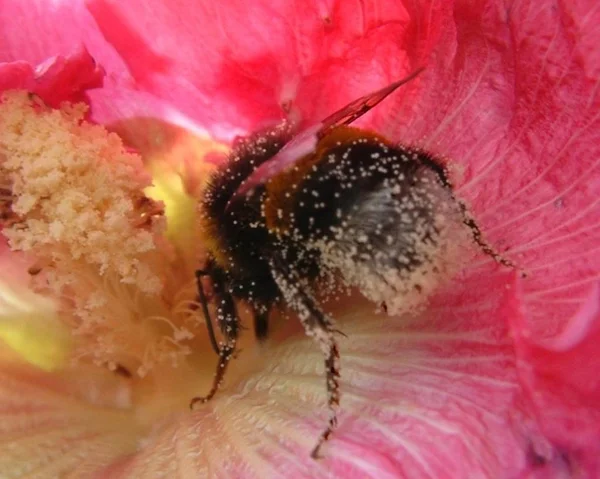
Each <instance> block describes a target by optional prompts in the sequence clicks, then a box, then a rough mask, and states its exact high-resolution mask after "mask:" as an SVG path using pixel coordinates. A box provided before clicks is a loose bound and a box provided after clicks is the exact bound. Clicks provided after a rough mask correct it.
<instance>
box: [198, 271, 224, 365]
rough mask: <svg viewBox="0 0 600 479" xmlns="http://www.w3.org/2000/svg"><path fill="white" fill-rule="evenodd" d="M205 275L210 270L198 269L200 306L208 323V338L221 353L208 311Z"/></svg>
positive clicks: (214, 348)
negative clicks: (203, 279) (204, 282)
mask: <svg viewBox="0 0 600 479" xmlns="http://www.w3.org/2000/svg"><path fill="white" fill-rule="evenodd" d="M204 276H210V272H209V271H205V270H201V269H199V270H197V271H196V287H197V288H198V302H199V303H200V307H201V308H202V314H203V315H204V322H205V323H206V329H207V330H208V338H209V339H210V345H211V346H212V348H213V350H214V352H215V353H217V354H219V345H218V343H217V338H216V337H215V330H214V329H213V324H212V319H211V318H210V313H209V311H208V301H207V299H206V294H205V293H204V288H203V286H202V278H203V277H204Z"/></svg>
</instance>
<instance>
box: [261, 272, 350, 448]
mask: <svg viewBox="0 0 600 479" xmlns="http://www.w3.org/2000/svg"><path fill="white" fill-rule="evenodd" d="M271 272H272V274H273V278H274V279H275V282H276V283H277V286H278V287H279V289H280V290H281V292H282V294H283V297H284V299H285V301H286V303H287V305H288V306H289V307H290V308H292V309H293V310H294V311H295V312H296V313H297V314H298V316H299V318H300V321H301V322H302V325H303V326H304V329H305V331H306V335H307V336H309V337H311V338H313V340H315V341H316V342H317V344H318V345H319V347H320V348H321V351H323V354H324V356H325V374H326V384H327V405H328V406H329V411H330V412H329V420H328V423H327V427H326V428H325V430H324V431H323V432H322V433H321V436H320V437H319V440H318V442H317V444H316V446H315V447H314V449H313V450H312V452H311V453H310V455H311V457H312V458H313V459H317V458H318V457H319V449H320V448H321V446H322V445H323V443H325V441H327V440H328V439H329V437H330V436H331V434H332V433H333V430H334V429H335V428H336V426H337V409H338V407H339V404H340V383H339V380H340V364H339V362H340V360H339V358H340V354H339V349H338V345H337V342H336V340H335V336H334V333H335V332H336V329H335V324H334V322H333V319H331V318H330V317H328V316H327V315H326V314H325V313H324V312H323V311H321V308H319V306H318V305H317V302H316V301H315V299H314V298H313V297H312V295H311V294H310V293H309V292H308V291H306V290H305V289H303V288H302V286H301V281H300V279H299V278H298V277H297V275H296V274H294V273H293V272H292V271H291V270H290V269H289V267H288V266H287V265H285V264H284V263H283V262H277V263H272V264H271Z"/></svg>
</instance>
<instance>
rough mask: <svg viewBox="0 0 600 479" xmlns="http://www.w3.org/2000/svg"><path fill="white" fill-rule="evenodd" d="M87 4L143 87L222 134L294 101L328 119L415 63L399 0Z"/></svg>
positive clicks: (267, 119) (276, 114)
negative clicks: (370, 1)
mask: <svg viewBox="0 0 600 479" xmlns="http://www.w3.org/2000/svg"><path fill="white" fill-rule="evenodd" d="M88 4H89V8H90V12H91V13H92V14H93V15H94V18H95V19H96V21H97V22H98V26H99V27H100V29H101V30H102V32H103V33H104V35H105V37H106V39H107V40H108V41H109V42H111V43H112V45H113V46H114V47H115V48H116V49H117V51H118V52H119V53H120V54H121V56H122V57H123V59H124V60H125V62H126V63H127V65H128V67H129V70H130V72H131V74H132V76H133V77H134V78H135V79H136V81H137V82H138V84H139V85H140V86H141V87H142V88H143V89H145V90H147V91H149V92H152V93H154V94H155V95H157V96H158V97H160V98H163V99H165V100H168V101H170V102H171V103H172V104H173V105H176V106H177V107H178V108H179V109H180V110H181V111H182V112H183V113H185V114H186V115H188V116H189V117H191V118H195V119H196V120H197V121H198V122H199V123H200V124H202V125H204V127H205V128H208V129H211V130H212V131H213V132H215V133H216V134H217V135H221V136H223V135H228V136H229V137H231V136H232V134H233V133H235V132H247V131H250V130H254V129H256V128H258V127H260V126H263V125H265V124H270V123H272V122H273V121H274V120H276V119H279V118H282V117H283V116H285V114H286V112H287V111H288V110H289V109H299V110H301V111H302V114H303V115H304V116H305V117H310V119H312V120H319V119H321V118H318V117H317V116H320V115H322V114H325V113H328V112H331V111H333V109H334V108H337V107H339V106H341V105H342V104H344V103H347V102H348V101H350V100H351V99H352V97H353V96H360V95H362V94H364V93H367V92H368V91H371V90H374V89H377V88H380V87H383V86H385V85H386V84H388V83H390V82H391V81H392V80H396V79H398V78H400V77H402V76H403V75H404V74H406V73H407V72H408V71H410V69H411V68H410V67H408V68H407V65H406V61H405V59H406V53H405V52H404V51H403V49H402V45H403V44H402V43H401V42H400V43H399V42H398V39H401V38H403V35H405V34H407V32H406V24H407V22H408V15H407V12H406V10H405V9H404V7H403V6H402V4H400V3H397V2H385V3H383V2H380V4H379V3H377V4H375V5H371V6H370V8H367V9H365V10H362V11H361V9H362V8H363V7H361V5H360V3H359V2H345V1H344V2H342V1H336V2H333V3H332V4H330V5H326V4H320V3H318V2H314V3H306V2H300V1H294V2H253V3H252V5H249V4H247V3H245V2H241V1H234V2H226V3H218V4H216V3H210V2H200V3H199V2H190V1H182V2H178V3H177V4H173V3H170V4H165V3H163V2H157V1H154V2H126V3H124V2H115V1H111V0H92V1H90V2H89V3H88ZM199 25H201V26H202V27H201V28H199ZM324 85H325V88H323V86H324ZM313 116H314V118H313Z"/></svg>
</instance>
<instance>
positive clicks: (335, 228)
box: [191, 71, 510, 458]
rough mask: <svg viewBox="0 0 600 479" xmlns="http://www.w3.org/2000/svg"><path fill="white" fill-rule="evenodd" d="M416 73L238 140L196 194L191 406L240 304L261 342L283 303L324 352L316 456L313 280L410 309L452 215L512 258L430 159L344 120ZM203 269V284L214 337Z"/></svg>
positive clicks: (335, 393)
mask: <svg viewBox="0 0 600 479" xmlns="http://www.w3.org/2000/svg"><path fill="white" fill-rule="evenodd" d="M418 73H419V71H417V72H415V73H413V74H412V75H411V76H409V77H408V78H405V79H403V80H400V81H398V82H395V83H392V84H391V85H389V86H387V87H385V88H383V89H381V90H378V91H376V92H374V93H371V94H369V95H367V96H364V97H362V98H359V99H358V100H356V101H354V102H352V103H351V104H349V105H347V106H346V107H344V108H342V109H341V110H340V111H338V112H336V113H334V114H333V115H331V116H329V117H328V118H326V119H325V120H324V121H323V122H321V123H319V124H318V125H314V126H313V127H310V128H307V129H306V130H304V131H303V132H302V133H300V134H298V135H296V134H294V128H293V127H292V126H289V125H280V126H278V127H276V128H274V129H271V130H268V131H263V132H259V133H256V134H254V135H252V136H250V137H248V138H245V139H241V140H239V141H238V142H237V143H236V144H235V145H234V148H233V151H232V154H231V157H230V160H229V161H228V162H227V163H226V164H225V165H223V166H222V167H221V168H220V169H218V170H217V171H216V173H215V174H214V175H213V176H212V178H211V180H210V182H209V184H208V186H207V188H206V191H205V193H204V196H203V198H202V199H201V212H202V222H203V229H204V231H205V233H206V238H207V240H206V246H207V249H208V260H207V262H206V264H205V267H204V268H203V269H201V270H198V271H197V272H196V277H197V284H198V296H199V303H200V305H201V307H202V311H203V314H204V316H205V319H206V324H207V328H208V332H209V336H210V339H211V343H212V345H213V348H214V349H215V351H216V352H217V354H218V355H219V361H218V365H217V370H216V374H215V378H214V382H213V385H212V388H211V389H210V391H209V392H208V394H207V395H206V396H203V397H196V398H193V399H192V403H191V406H192V407H193V406H194V405H195V404H196V403H199V402H200V403H203V402H206V401H208V400H209V399H211V398H212V397H213V396H214V394H215V393H216V392H217V390H218V388H219V385H220V383H221V381H222V379H223V376H224V374H225V371H226V370H227V365H228V364H229V362H230V360H231V358H232V357H233V355H234V353H235V351H236V343H237V341H238V337H239V333H240V320H239V317H238V312H237V307H238V304H240V302H242V303H245V304H246V305H247V306H248V307H249V309H250V311H251V313H252V316H253V320H254V333H255V335H256V337H257V338H258V339H259V340H260V339H264V338H265V337H266V336H267V334H268V331H269V313H270V312H271V310H272V309H273V308H274V307H275V306H277V305H280V304H284V305H285V306H286V307H287V308H289V309H290V310H292V311H293V312H295V313H296V314H297V316H298V317H299V319H300V321H301V322H302V325H303V326H304V329H305V331H306V334H307V335H308V336H310V337H311V338H313V339H314V341H315V342H316V343H317V344H318V346H319V347H320V349H321V351H322V352H323V356H324V362H325V372H326V388H327V403H328V407H329V410H330V415H329V419H328V423H327V426H326V427H325V429H324V430H323V432H322V434H321V436H320V437H319V439H318V441H317V444H316V446H315V447H314V449H313V450H312V452H311V456H312V457H313V458H316V457H317V456H318V453H319V449H320V447H321V446H322V444H323V443H324V442H325V441H327V439H328V438H329V437H330V436H331V434H332V432H333V430H334V429H335V427H336V423H337V417H336V410H337V408H338V406H339V400H340V391H339V379H340V364H339V359H340V353H339V349H338V344H337V341H336V333H337V330H336V326H335V322H334V320H333V318H331V317H330V316H329V315H328V314H326V313H325V312H324V311H323V309H322V307H321V306H320V304H319V301H318V299H317V295H316V288H317V286H316V285H321V284H323V283H327V284H341V285H343V286H344V287H354V288H357V289H358V290H359V291H361V292H362V293H363V294H364V295H365V296H366V297H367V298H369V299H370V300H372V301H374V302H376V303H379V304H381V305H384V307H385V308H386V310H390V312H391V313H397V312H399V311H404V310H406V309H410V307H412V305H413V302H414V301H413V300H412V299H411V298H414V297H416V298H417V299H418V300H421V297H422V296H423V295H425V294H427V293H428V289H431V286H430V285H431V284H433V283H434V282H432V281H429V279H430V278H431V277H435V275H436V272H438V270H439V268H440V267H441V265H442V264H443V260H444V258H443V256H444V246H445V245H446V244H447V243H448V241H449V240H448V238H449V237H450V236H451V232H452V229H453V228H454V226H453V225H456V223H459V224H460V223H464V224H466V225H467V226H468V228H470V230H471V235H472V237H473V240H474V241H475V243H477V244H478V245H479V246H480V247H481V248H482V249H483V250H484V251H485V252H486V253H487V254H490V255H492V256H493V257H494V258H495V259H496V260H498V261H500V262H502V263H504V264H510V263H508V262H507V261H505V260H503V259H502V258H500V257H499V256H498V255H497V254H496V253H495V252H494V251H493V250H492V248H491V247H489V246H488V245H487V244H486V243H485V242H484V241H483V240H482V237H481V232H480V230H479V228H478V227H477V225H476V223H475V222H474V221H473V219H472V218H471V217H470V216H469V215H468V214H467V210H466V208H465V206H464V205H463V204H462V203H461V202H460V201H458V200H456V199H455V197H454V194H453V192H452V187H451V184H450V182H449V180H448V177H447V175H446V172H445V169H444V166H443V165H442V163H441V162H440V161H439V160H438V159H436V158H434V157H433V156H432V155H430V154H428V153H426V152H424V151H422V150H419V149H416V148H408V147H403V146H399V145H397V144H395V143H393V142H391V141H389V140H387V139H385V138H384V137H382V136H380V135H378V134H376V133H374V132H371V131H366V130H363V129H359V128H355V127H352V126H349V124H350V123H352V122H353V121H354V120H355V119H357V118H358V117H360V116H361V115H363V114H364V113H366V112H367V111H369V109H371V108H373V107H374V106H375V105H376V104H377V103H379V102H380V101H382V100H383V99H384V98H385V97H387V96H388V95H389V94H390V93H392V92H393V91H394V90H396V88H398V87H399V86H400V85H402V84H404V83H405V82H406V81H408V80H410V79H411V78H413V77H414V76H415V75H416V74H418ZM205 276H207V277H209V278H210V281H211V283H212V298H211V299H212V300H213V301H214V304H215V306H216V323H217V325H218V328H219V330H220V331H221V334H222V337H223V342H222V343H221V344H220V345H219V344H217V340H216V338H215V334H214V331H213V327H212V322H211V318H210V314H209V309H208V306H207V294H206V293H205V291H204V289H203V282H202V278H203V277H205ZM318 287H319V289H320V288H321V286H318ZM411 293H412V294H411Z"/></svg>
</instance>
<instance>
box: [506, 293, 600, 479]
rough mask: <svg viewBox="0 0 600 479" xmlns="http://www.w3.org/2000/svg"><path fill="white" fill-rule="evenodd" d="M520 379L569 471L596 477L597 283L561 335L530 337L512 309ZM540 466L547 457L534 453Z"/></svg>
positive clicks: (599, 470) (599, 425)
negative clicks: (539, 337) (541, 337)
mask: <svg viewBox="0 0 600 479" xmlns="http://www.w3.org/2000/svg"><path fill="white" fill-rule="evenodd" d="M511 323H512V329H513V336H514V338H515V342H516V352H517V356H518V358H519V360H518V362H517V366H518V371H519V377H520V380H521V383H522V385H523V387H524V392H525V393H526V399H525V400H526V403H527V405H528V406H529V407H530V408H531V409H532V410H533V412H534V414H535V416H536V417H537V420H538V422H539V424H540V428H541V430H542V431H543V432H544V434H545V435H546V437H547V438H548V439H549V440H550V441H551V442H552V443H553V445H554V448H555V449H556V450H557V451H559V452H560V454H561V456H562V458H563V461H565V460H566V461H568V462H567V464H568V466H569V468H570V470H571V471H578V473H579V474H581V475H582V477H598V475H599V474H600V444H599V443H598V438H599V437H600V408H599V406H598V405H599V404H600V379H599V378H598V369H599V368H600V355H599V354H598V344H599V341H600V284H598V283H597V284H596V285H595V288H594V290H593V291H592V293H591V294H590V295H589V297H588V298H587V300H586V301H585V302H584V303H583V304H582V306H581V308H580V310H579V311H578V312H577V313H576V314H575V315H574V316H573V317H572V318H570V320H569V322H568V324H567V326H566V327H565V329H564V330H563V332H562V333H561V334H560V335H559V336H556V337H554V338H553V339H552V340H546V341H540V340H539V339H538V338H536V336H535V335H532V333H531V331H530V330H529V329H528V326H527V323H526V321H525V319H524V315H523V311H521V310H519V309H517V310H516V311H515V314H514V315H513V317H512V321H511ZM539 456H540V458H539V459H540V462H542V463H543V462H546V461H549V460H552V459H553V458H552V456H551V455H550V456H549V457H544V455H543V454H539Z"/></svg>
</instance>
